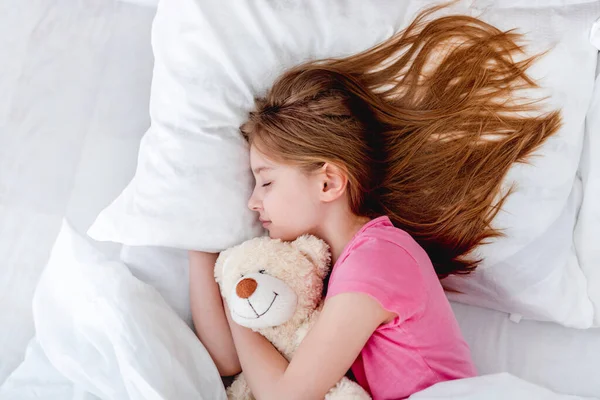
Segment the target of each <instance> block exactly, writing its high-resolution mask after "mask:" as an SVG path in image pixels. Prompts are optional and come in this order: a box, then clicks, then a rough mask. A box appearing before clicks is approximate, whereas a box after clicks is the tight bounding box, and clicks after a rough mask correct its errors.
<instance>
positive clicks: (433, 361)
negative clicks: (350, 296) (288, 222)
mask: <svg viewBox="0 0 600 400" xmlns="http://www.w3.org/2000/svg"><path fill="white" fill-rule="evenodd" d="M346 292H360V293H366V294H368V295H369V296H371V297H373V298H374V299H376V300H377V301H378V302H379V303H380V304H381V305H382V307H383V308H384V309H386V310H388V311H391V312H394V313H396V314H397V315H398V317H397V318H395V319H394V320H393V321H391V322H389V323H387V324H384V325H381V326H379V328H377V330H376V331H375V332H374V333H373V335H372V336H371V337H370V338H369V340H368V341H367V343H366V345H365V347H364V348H363V349H362V351H361V352H360V355H359V356H358V358H357V359H356V361H355V362H354V364H353V365H352V372H353V373H354V376H355V377H356V380H357V381H358V383H359V384H360V385H361V386H362V387H364V388H365V389H366V390H367V391H369V393H371V396H372V397H373V399H374V400H380V399H402V398H405V397H408V396H410V395H411V394H413V393H415V392H418V391H419V390H422V389H425V388H426V387H429V386H431V385H433V384H435V383H437V382H441V381H446V380H451V379H458V378H467V377H472V376H475V375H476V371H475V367H474V365H473V361H472V359H471V353H470V350H469V347H468V345H467V344H466V342H465V341H464V339H463V336H462V334H461V332H460V329H459V326H458V323H457V322H456V319H455V317H454V314H453V312H452V309H451V308H450V303H448V300H447V298H446V295H445V294H444V291H443V289H442V286H441V284H440V282H439V280H438V277H437V275H436V274H435V271H434V269H433V266H432V264H431V260H430V259H429V257H428V256H427V254H426V253H425V250H423V248H422V247H421V246H419V244H418V243H417V242H416V241H415V240H414V239H413V238H412V237H411V236H410V235H409V234H408V233H406V232H404V231H403V230H401V229H398V228H396V227H394V226H393V225H392V223H391V221H390V219H389V218H388V217H385V216H384V217H379V218H376V219H374V220H372V221H370V222H368V223H367V224H365V225H364V226H363V227H362V228H361V229H360V230H359V231H358V232H357V233H356V235H355V236H354V238H353V239H352V240H351V241H350V243H348V245H347V246H346V248H345V249H344V251H343V253H342V254H341V256H340V257H339V259H338V260H337V262H336V263H335V265H334V267H333V271H332V272H331V277H330V279H329V286H328V290H327V298H330V297H333V296H335V295H337V294H340V293H346Z"/></svg>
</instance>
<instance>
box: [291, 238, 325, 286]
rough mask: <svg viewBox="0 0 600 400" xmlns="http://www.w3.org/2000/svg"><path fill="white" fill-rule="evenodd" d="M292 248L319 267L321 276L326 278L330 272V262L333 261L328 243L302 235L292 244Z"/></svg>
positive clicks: (318, 270)
mask: <svg viewBox="0 0 600 400" xmlns="http://www.w3.org/2000/svg"><path fill="white" fill-rule="evenodd" d="M292 246H294V247H295V248H296V249H298V250H299V251H300V252H301V253H302V254H304V255H305V256H306V257H307V258H308V259H309V260H311V261H312V263H313V264H314V265H315V266H316V267H317V272H318V273H319V276H320V277H321V278H325V276H326V275H327V273H328V272H329V262H330V260H331V253H330V252H329V246H328V245H327V243H325V242H324V241H323V240H321V239H319V238H317V237H315V236H312V235H302V236H300V237H299V238H298V239H296V240H294V241H293V242H292Z"/></svg>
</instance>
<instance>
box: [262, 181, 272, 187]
mask: <svg viewBox="0 0 600 400" xmlns="http://www.w3.org/2000/svg"><path fill="white" fill-rule="evenodd" d="M271 183H273V182H268V183H265V184H263V185H262V187H267V186H269V185H270V184H271Z"/></svg>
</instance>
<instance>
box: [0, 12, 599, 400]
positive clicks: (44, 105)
mask: <svg viewBox="0 0 600 400" xmlns="http://www.w3.org/2000/svg"><path fill="white" fill-rule="evenodd" d="M153 14H154V10H153V9H152V8H146V7H141V6H138V5H131V4H123V3H121V2H118V1H114V0H106V1H94V0H82V1H80V2H73V3H69V4H66V3H64V2H61V1H60V0H44V1H41V0H40V1H28V2H25V1H22V0H0V59H2V60H3V62H2V63H0V260H2V262H1V263H0V328H1V329H0V386H1V385H2V382H3V381H4V380H5V378H6V377H7V376H8V374H9V373H10V372H11V371H12V370H13V369H14V368H15V367H17V365H18V364H19V363H20V362H21V360H22V359H23V357H24V352H25V348H26V346H27V343H28V342H29V341H30V339H31V338H32V336H33V334H34V332H33V323H32V315H31V298H32V294H33V289H34V287H35V284H36V282H37V279H38V277H39V274H40V272H41V270H42V268H43V267H44V265H45V262H46V260H47V258H48V255H49V252H50V249H51V246H52V244H53V242H54V240H55V238H56V235H57V234H58V232H59V229H60V226H61V222H62V219H63V218H64V217H67V218H68V219H69V220H70V221H71V222H72V223H73V225H74V227H75V228H76V229H77V231H79V232H85V231H86V230H87V228H88V227H89V226H90V225H91V223H92V221H93V219H94V217H95V216H96V215H97V213H98V212H99V211H100V210H101V209H102V208H103V207H104V206H106V205H107V204H108V203H110V201H111V200H112V199H113V198H114V197H115V196H116V195H118V194H119V192H120V191H121V189H122V188H123V187H125V185H126V184H127V182H128V181H129V179H130V178H131V177H132V175H133V173H134V169H135V163H136V154H137V148H138V146H139V140H140V138H141V136H142V135H143V133H144V131H145V130H146V128H147V127H148V124H149V119H148V111H147V110H148V97H149V86H150V80H151V73H152V54H151V49H150V43H149V37H150V25H151V20H152V17H153ZM97 245H98V246H101V247H102V248H103V250H105V251H106V252H107V253H108V254H113V255H117V254H119V253H120V254H121V257H122V258H123V259H124V260H125V261H127V262H128V263H130V265H133V266H134V267H133V269H134V272H135V273H136V275H138V276H139V277H141V278H142V279H143V280H145V281H150V282H153V283H155V284H156V285H157V286H160V285H161V284H162V287H161V288H159V290H160V291H161V293H162V294H163V296H164V297H165V298H166V299H167V301H168V302H169V303H170V304H171V305H172V306H173V307H174V308H175V309H176V310H177V311H178V313H179V314H180V315H181V316H182V317H183V318H184V319H185V320H186V321H187V322H188V323H189V322H190V318H189V308H188V306H187V300H188V297H187V296H188V294H187V283H186V282H185V280H182V279H178V277H179V278H180V277H184V276H185V275H186V274H187V264H186V259H185V256H184V254H182V253H180V252H173V251H171V250H166V249H157V248H152V249H143V248H124V249H123V250H122V251H121V246H117V245H111V244H106V243H102V244H97ZM148 259H152V260H153V261H154V264H153V265H155V266H156V268H153V269H152V271H151V272H149V271H147V270H144V269H143V268H142V265H144V264H145V261H144V260H148ZM136 266H137V271H136ZM168 266H171V267H172V268H173V269H172V270H170V269H169V268H168ZM173 271H178V272H177V275H174V274H173ZM454 309H455V312H456V314H457V317H458V319H459V322H460V324H461V327H462V329H463V332H464V334H465V336H466V338H467V341H468V342H469V344H470V345H471V347H472V349H473V355H474V357H475V361H476V363H477V366H478V368H479V371H480V372H481V373H493V372H500V371H508V372H511V373H512V374H514V375H516V376H519V377H522V378H525V379H527V380H530V381H531V382H534V383H538V384H542V385H545V386H547V387H549V388H551V389H553V390H556V391H557V392H562V393H571V394H577V395H582V396H595V397H600V385H599V381H598V380H597V379H594V378H593V375H594V374H595V372H596V371H598V370H599V367H600V359H598V358H597V357H596V359H595V360H594V359H592V357H591V356H590V355H592V354H600V331H599V330H587V331H579V330H573V329H568V328H563V327H559V326H557V325H554V324H547V323H537V322H533V321H521V322H520V323H519V324H515V323H513V322H511V321H509V320H508V318H507V316H506V314H503V313H498V312H494V311H490V310H485V309H478V308H476V307H471V306H466V305H454ZM20 371H21V373H23V376H25V377H27V376H29V377H35V376H36V374H37V375H38V377H40V379H39V381H37V384H39V388H42V387H43V388H44V390H45V389H48V388H49V387H50V386H49V385H53V384H54V385H56V386H55V387H57V388H62V389H61V390H63V389H64V390H74V389H73V388H72V387H71V388H70V389H66V388H67V387H68V385H67V384H66V383H65V382H64V381H61V379H60V377H57V376H56V375H55V374H54V373H53V372H52V368H50V366H49V365H48V364H47V360H46V361H44V357H43V354H40V353H39V346H37V344H36V343H35V341H33V342H32V344H31V346H30V352H29V355H28V358H27V360H26V362H25V363H24V364H23V365H21V367H20ZM25 372H28V373H25ZM16 376H19V375H18V374H17V375H16ZM42 376H43V377H44V378H43V379H42V378H41V377H42ZM32 383H35V382H33V381H29V382H25V381H24V384H32ZM61 385H63V386H61ZM31 390H32V393H35V387H31ZM63 393H67V392H63ZM69 393H71V395H72V398H77V397H78V396H79V395H78V394H77V391H76V390H75V392H73V391H72V392H69ZM47 398H59V397H47ZM60 398H63V397H62V396H61V397H60ZM64 398H67V397H64ZM68 398H71V397H68Z"/></svg>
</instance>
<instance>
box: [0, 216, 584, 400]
mask: <svg viewBox="0 0 600 400" xmlns="http://www.w3.org/2000/svg"><path fill="white" fill-rule="evenodd" d="M34 320H35V326H36V331H37V338H36V339H35V340H33V341H32V342H31V343H30V346H29V350H28V353H27V357H26V359H25V361H24V362H23V364H22V365H21V366H20V367H19V368H17V370H15V372H14V373H13V374H12V375H11V376H10V377H9V378H8V379H7V381H6V382H5V384H4V385H3V386H2V388H0V400H9V399H10V400H29V399H38V400H39V399H57V400H62V399H73V400H74V399H95V398H96V396H97V398H100V399H111V400H112V399H115V400H126V399H139V400H142V399H144V400H147V399H156V400H171V399H173V400H178V399H207V400H219V399H225V392H224V388H223V385H222V383H221V379H220V377H219V375H218V372H217V370H216V367H215V366H214V364H213V362H212V360H211V359H210V357H209V355H208V353H207V352H206V350H205V349H204V347H203V346H202V345H201V344H200V342H199V341H198V340H197V338H196V337H195V335H194V334H193V332H192V331H191V330H190V329H189V327H188V326H187V325H186V323H185V322H184V321H183V320H182V319H181V318H180V317H179V316H178V315H177V313H176V312H175V311H174V310H173V309H171V308H170V307H169V306H168V305H167V304H166V302H165V301H164V300H163V298H162V297H161V296H160V294H159V293H158V292H157V291H156V290H155V289H154V288H153V287H151V286H149V285H147V284H145V283H143V282H141V281H140V280H138V279H137V278H135V277H134V276H133V275H132V274H131V272H130V271H129V270H128V269H127V266H126V265H125V264H123V263H122V262H117V261H111V260H110V259H109V258H107V257H106V256H105V255H104V254H103V253H101V252H99V251H98V250H96V249H95V248H94V247H93V246H92V245H91V244H90V243H88V242H87V241H86V239H84V238H82V237H81V236H79V235H78V234H77V233H76V232H75V231H74V230H73V229H72V228H71V227H70V226H69V225H68V224H67V223H64V224H63V226H62V229H61V232H60V234H59V236H58V239H57V242H56V244H55V246H54V248H53V250H52V254H51V256H50V261H49V263H48V265H47V267H46V269H45V271H44V273H43V274H42V278H41V280H40V283H39V285H38V287H37V290H36V293H35V297H34ZM412 398H414V399H438V398H442V399H516V400H519V399H523V400H531V399H551V400H553V399H557V400H558V399H578V398H579V399H581V397H575V396H567V395H559V394H556V393H554V392H551V391H550V390H548V389H545V388H542V387H540V386H537V385H534V384H531V383H528V382H525V381H523V380H521V379H519V378H516V377H514V376H512V375H509V374H494V375H487V376H481V377H477V378H472V379H465V380H459V381H451V382H445V383H441V384H438V385H435V386H433V387H431V388H429V389H426V390H424V391H422V392H420V393H418V394H415V395H413V396H412Z"/></svg>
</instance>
